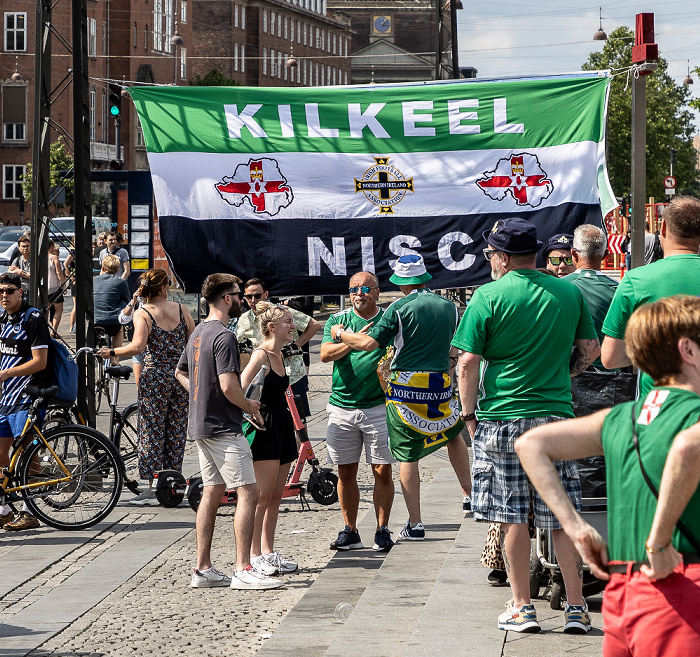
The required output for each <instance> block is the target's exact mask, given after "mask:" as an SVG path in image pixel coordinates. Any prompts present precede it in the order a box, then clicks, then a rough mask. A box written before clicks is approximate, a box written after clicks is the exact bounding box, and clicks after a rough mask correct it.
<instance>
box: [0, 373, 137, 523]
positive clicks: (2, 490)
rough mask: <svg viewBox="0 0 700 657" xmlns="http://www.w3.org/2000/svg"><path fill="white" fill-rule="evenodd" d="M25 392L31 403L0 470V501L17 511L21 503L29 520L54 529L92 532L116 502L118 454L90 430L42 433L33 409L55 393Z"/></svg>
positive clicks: (119, 470) (70, 426) (119, 472)
mask: <svg viewBox="0 0 700 657" xmlns="http://www.w3.org/2000/svg"><path fill="white" fill-rule="evenodd" d="M24 392H25V393H26V394H28V395H29V396H30V397H31V398H32V399H33V400H34V401H33V402H32V405H31V407H30V408H29V413H28V415H27V421H26V422H25V425H24V428H23V430H22V434H21V435H20V436H18V437H16V438H15V439H14V441H13V443H12V453H11V456H10V464H9V466H7V467H4V468H2V469H0V478H1V479H0V481H1V482H2V483H1V484H0V500H2V503H3V504H9V505H10V506H11V507H12V508H13V510H15V511H16V509H14V505H13V504H12V503H13V502H17V501H23V502H25V503H26V504H27V507H28V508H29V511H30V512H31V513H32V515H34V516H35V517H36V518H38V519H39V520H40V521H41V522H43V523H44V524H46V525H49V526H50V527H54V528H55V529H64V530H77V529H86V528H88V527H92V525H94V524H96V523H98V522H100V521H101V520H103V519H104V518H106V517H107V516H108V515H109V513H110V512H111V511H112V509H113V508H114V507H115V506H116V504H117V502H118V501H119V496H120V495H121V491H122V485H123V479H122V465H121V462H120V459H119V453H118V452H117V451H116V449H115V447H114V445H112V443H111V442H110V441H109V440H108V439H107V437H106V436H104V435H103V434H101V433H100V432H99V431H96V430H95V429H92V428H91V427H86V426H80V425H73V424H67V425H64V426H61V427H55V428H53V429H49V430H48V431H45V432H42V431H41V430H40V429H39V427H38V426H37V419H38V412H37V409H38V408H39V406H40V405H41V404H42V403H43V401H44V399H49V398H50V397H53V396H54V395H55V394H56V393H57V392H58V387H57V386H51V387H49V388H37V387H36V386H27V387H26V388H25V390H24Z"/></svg>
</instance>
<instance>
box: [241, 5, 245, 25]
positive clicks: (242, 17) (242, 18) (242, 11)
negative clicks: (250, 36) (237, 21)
mask: <svg viewBox="0 0 700 657" xmlns="http://www.w3.org/2000/svg"><path fill="white" fill-rule="evenodd" d="M241 29H242V30H245V7H241Z"/></svg>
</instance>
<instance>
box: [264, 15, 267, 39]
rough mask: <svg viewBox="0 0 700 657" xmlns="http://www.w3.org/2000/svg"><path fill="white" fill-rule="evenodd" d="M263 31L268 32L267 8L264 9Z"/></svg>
mask: <svg viewBox="0 0 700 657" xmlns="http://www.w3.org/2000/svg"><path fill="white" fill-rule="evenodd" d="M263 32H264V33H265V34H267V10H265V11H263Z"/></svg>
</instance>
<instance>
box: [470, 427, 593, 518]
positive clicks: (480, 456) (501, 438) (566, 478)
mask: <svg viewBox="0 0 700 657" xmlns="http://www.w3.org/2000/svg"><path fill="white" fill-rule="evenodd" d="M563 419H564V418H561V417H556V416H548V417H533V418H518V419H513V420H499V421H489V420H487V421H482V422H479V425H478V427H477V430H476V433H475V434H474V464H473V466H472V475H473V477H472V478H473V482H472V508H473V509H474V518H475V519H476V520H481V521H485V522H505V523H514V524H523V525H525V524H527V521H528V511H529V508H530V489H531V488H532V500H533V507H534V512H535V525H536V526H537V527H539V528H540V529H546V530H554V529H561V524H560V523H559V521H558V520H557V518H556V516H555V515H554V514H553V513H552V512H551V511H550V510H549V507H548V506H547V505H546V504H545V503H544V500H542V498H541V497H540V496H539V494H538V493H537V491H536V490H535V489H534V488H533V487H532V485H531V484H530V480H529V479H528V477H527V475H526V474H525V470H523V467H522V465H521V464H520V459H519V458H518V455H517V454H516V453H515V441H516V439H517V438H518V437H520V436H521V435H522V434H524V433H525V432H526V431H528V430H529V429H532V428H533V427H536V426H540V425H543V424H548V423H550V422H558V421H560V420H563ZM554 466H555V467H556V469H557V472H558V473H559V479H560V480H561V483H562V486H563V487H564V490H565V491H566V494H567V495H568V497H569V499H570V500H571V503H572V504H573V505H574V506H575V507H576V510H577V511H580V510H581V482H580V481H579V475H578V467H577V466H576V463H575V462H574V461H558V462H556V463H555V464H554Z"/></svg>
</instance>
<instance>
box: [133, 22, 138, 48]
mask: <svg viewBox="0 0 700 657" xmlns="http://www.w3.org/2000/svg"><path fill="white" fill-rule="evenodd" d="M137 41H138V28H137V27H136V21H134V48H136V45H137V44H136V42H137Z"/></svg>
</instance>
